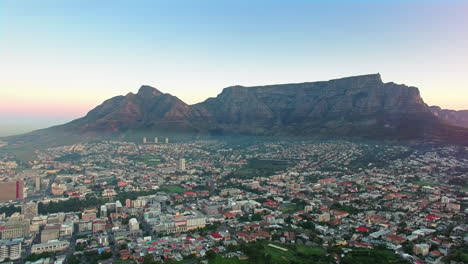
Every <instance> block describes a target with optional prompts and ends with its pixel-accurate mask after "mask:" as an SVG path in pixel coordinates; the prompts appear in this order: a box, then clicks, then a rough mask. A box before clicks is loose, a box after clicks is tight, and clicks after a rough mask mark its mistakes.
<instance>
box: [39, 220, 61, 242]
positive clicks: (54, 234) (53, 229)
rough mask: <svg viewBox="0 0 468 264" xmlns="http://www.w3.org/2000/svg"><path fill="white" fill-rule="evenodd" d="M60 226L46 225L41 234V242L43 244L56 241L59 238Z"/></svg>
mask: <svg viewBox="0 0 468 264" xmlns="http://www.w3.org/2000/svg"><path fill="white" fill-rule="evenodd" d="M60 226H61V225H59V224H53V225H51V224H48V225H46V226H44V230H42V232H41V242H42V243H45V242H48V241H50V240H55V239H58V238H59V236H60Z"/></svg>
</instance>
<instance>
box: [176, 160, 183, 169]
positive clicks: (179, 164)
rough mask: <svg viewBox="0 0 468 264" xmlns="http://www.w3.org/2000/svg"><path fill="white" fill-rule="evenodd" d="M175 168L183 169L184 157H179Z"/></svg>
mask: <svg viewBox="0 0 468 264" xmlns="http://www.w3.org/2000/svg"><path fill="white" fill-rule="evenodd" d="M177 170H180V171H184V170H185V159H179V160H178V162H177Z"/></svg>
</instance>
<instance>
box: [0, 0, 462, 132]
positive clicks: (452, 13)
mask: <svg viewBox="0 0 468 264" xmlns="http://www.w3.org/2000/svg"><path fill="white" fill-rule="evenodd" d="M467 13H468V1H462V0H459V1H457V0H439V1H438V0H380V1H375V0H356V1H352V0H341V1H340V0H326V1H325V0H324V1H318V0H317V1H314V0H265V1H264V0H258V1H257V0H225V1H221V0H210V1H208V0H196V1H195V0H186V1H180V0H170V1H158V0H148V1H145V0H132V1H130V0H126V1H120V0H99V1H96V0H72V1H63V0H41V1H37V0H0V136H1V135H8V134H15V133H21V132H26V131H28V130H31V129H36V128H42V127H47V126H50V125H54V124H60V123H64V122H67V121H70V120H72V119H75V118H78V117H81V116H83V115H85V114H86V113H87V112H88V111H89V110H91V109H92V108H93V107H95V106H97V105H99V104H100V103H101V102H102V101H104V100H106V99H108V98H110V97H113V96H116V95H125V94H127V93H128V92H136V91H137V90H138V88H139V87H140V86H141V85H142V84H147V85H151V86H154V87H156V88H158V89H159V90H161V91H163V92H166V93H170V94H172V95H175V96H177V97H179V98H180V99H182V100H183V101H185V102H186V103H189V104H192V103H197V102H201V101H203V100H205V99H206V98H208V97H215V96H216V95H217V94H218V93H220V92H221V90H222V88H224V87H228V86H232V85H245V86H250V85H266V84H276V83H291V82H307V81H320V80H329V79H334V78H340V77H346V76H352V75H360V74H369V73H377V72H379V73H380V74H381V75H382V79H383V81H384V82H390V81H393V82H396V83H404V84H407V85H410V86H416V87H418V88H419V89H420V92H421V95H422V97H423V99H424V100H425V102H426V103H427V104H429V105H439V106H441V107H443V108H449V109H457V110H458V109H468V74H467V70H468V48H467V47H468V31H467V28H466V27H467V25H468V16H466V14H467Z"/></svg>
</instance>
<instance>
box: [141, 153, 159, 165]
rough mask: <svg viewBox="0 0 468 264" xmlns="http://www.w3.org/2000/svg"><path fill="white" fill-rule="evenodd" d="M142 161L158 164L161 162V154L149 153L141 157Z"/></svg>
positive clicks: (148, 163)
mask: <svg viewBox="0 0 468 264" xmlns="http://www.w3.org/2000/svg"><path fill="white" fill-rule="evenodd" d="M142 161H143V162H144V163H145V164H147V165H158V164H159V163H160V162H161V156H159V155H149V156H144V157H142Z"/></svg>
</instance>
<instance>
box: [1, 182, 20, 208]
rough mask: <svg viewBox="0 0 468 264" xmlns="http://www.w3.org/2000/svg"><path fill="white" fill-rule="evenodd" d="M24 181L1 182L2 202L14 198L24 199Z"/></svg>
mask: <svg viewBox="0 0 468 264" xmlns="http://www.w3.org/2000/svg"><path fill="white" fill-rule="evenodd" d="M23 189H24V182H23V181H14V182H1V183H0V202H2V203H4V202H8V201H14V200H23V198H24V193H23Z"/></svg>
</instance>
